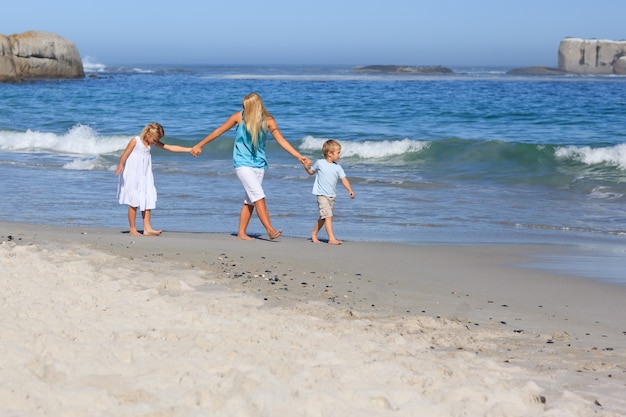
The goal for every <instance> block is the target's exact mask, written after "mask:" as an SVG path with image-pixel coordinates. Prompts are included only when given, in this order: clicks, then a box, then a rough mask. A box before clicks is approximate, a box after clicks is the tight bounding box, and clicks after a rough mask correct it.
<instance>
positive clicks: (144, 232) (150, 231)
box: [143, 229, 163, 236]
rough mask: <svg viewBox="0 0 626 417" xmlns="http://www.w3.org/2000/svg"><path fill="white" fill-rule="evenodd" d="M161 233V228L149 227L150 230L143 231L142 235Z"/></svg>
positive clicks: (157, 234)
mask: <svg viewBox="0 0 626 417" xmlns="http://www.w3.org/2000/svg"><path fill="white" fill-rule="evenodd" d="M161 233H163V230H154V229H150V230H144V231H143V235H144V236H159V235H160V234H161Z"/></svg>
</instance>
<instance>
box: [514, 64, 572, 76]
mask: <svg viewBox="0 0 626 417" xmlns="http://www.w3.org/2000/svg"><path fill="white" fill-rule="evenodd" d="M506 73H507V74H508V75H565V74H567V72H565V71H563V70H560V69H558V68H549V67H542V66H538V67H526V68H516V69H512V70H509V71H507V72H506Z"/></svg>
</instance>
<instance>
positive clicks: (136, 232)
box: [128, 230, 141, 236]
mask: <svg viewBox="0 0 626 417" xmlns="http://www.w3.org/2000/svg"><path fill="white" fill-rule="evenodd" d="M128 234H129V235H131V236H141V233H139V232H138V231H136V230H131V231H130V232H128Z"/></svg>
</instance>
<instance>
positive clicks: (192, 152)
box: [191, 145, 202, 156]
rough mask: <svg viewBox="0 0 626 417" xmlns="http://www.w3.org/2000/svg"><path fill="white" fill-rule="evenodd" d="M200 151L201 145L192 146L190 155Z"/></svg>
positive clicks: (198, 153) (197, 153)
mask: <svg viewBox="0 0 626 417" xmlns="http://www.w3.org/2000/svg"><path fill="white" fill-rule="evenodd" d="M201 153H202V147H201V146H198V145H196V146H194V147H193V148H191V155H192V156H198V155H200V154H201Z"/></svg>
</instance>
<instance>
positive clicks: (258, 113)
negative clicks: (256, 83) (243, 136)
mask: <svg viewBox="0 0 626 417" xmlns="http://www.w3.org/2000/svg"><path fill="white" fill-rule="evenodd" d="M242 104H243V123H244V125H245V126H246V129H247V130H248V132H250V137H251V138H252V146H254V148H255V149H256V147H257V146H258V141H259V134H260V133H261V131H266V130H267V118H268V117H272V115H271V114H269V113H268V111H267V110H266V109H265V106H264V105H263V100H261V96H260V95H258V94H257V93H250V94H248V95H247V96H245V97H244V98H243V103H242Z"/></svg>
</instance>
